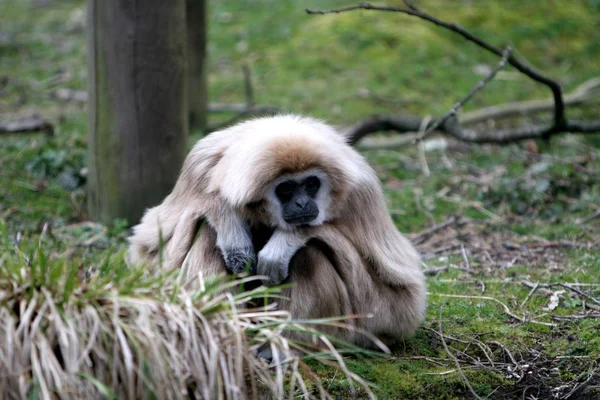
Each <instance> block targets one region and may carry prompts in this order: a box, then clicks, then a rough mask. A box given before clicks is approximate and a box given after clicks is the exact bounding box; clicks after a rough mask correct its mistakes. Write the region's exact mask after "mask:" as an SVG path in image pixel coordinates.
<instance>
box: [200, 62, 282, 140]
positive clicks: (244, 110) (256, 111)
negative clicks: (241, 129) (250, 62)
mask: <svg viewBox="0 0 600 400" xmlns="http://www.w3.org/2000/svg"><path fill="white" fill-rule="evenodd" d="M242 73H243V75H244V93H245V95H246V103H245V104H212V105H209V106H208V110H209V111H212V112H235V113H236V115H234V116H233V117H231V118H229V119H228V120H226V121H225V122H222V123H219V124H216V125H212V126H210V127H208V128H207V131H208V132H214V131H217V130H219V129H222V128H225V127H227V126H229V125H231V124H233V123H234V122H236V121H238V120H240V119H241V118H244V117H247V116H249V115H260V114H274V113H277V112H278V109H277V108H275V107H270V106H256V105H255V104H254V89H253V86H252V74H251V71H250V67H248V66H247V65H244V66H242Z"/></svg>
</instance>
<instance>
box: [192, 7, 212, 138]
mask: <svg viewBox="0 0 600 400" xmlns="http://www.w3.org/2000/svg"><path fill="white" fill-rule="evenodd" d="M206 3H207V0H187V38H188V67H189V68H188V103H189V116H190V127H191V128H192V129H194V130H196V129H197V130H201V131H205V130H206V125H207V105H208V93H207V77H206V32H207V22H206Z"/></svg>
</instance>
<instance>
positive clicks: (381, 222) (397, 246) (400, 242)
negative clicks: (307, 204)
mask: <svg viewBox="0 0 600 400" xmlns="http://www.w3.org/2000/svg"><path fill="white" fill-rule="evenodd" d="M368 168H369V173H368V174H365V177H367V179H363V180H362V182H361V183H360V184H358V185H355V186H354V187H352V188H351V190H350V192H349V193H348V196H347V198H346V205H345V209H344V211H343V213H342V217H341V223H340V224H339V225H338V226H339V227H340V228H341V229H343V230H344V231H345V235H346V237H348V238H349V239H350V241H351V242H352V243H353V244H354V246H355V247H356V248H357V249H358V251H359V253H360V255H361V256H362V257H363V258H364V259H365V260H366V261H367V262H368V263H370V264H372V266H373V268H374V270H375V272H376V274H377V275H378V276H379V277H380V278H381V279H382V280H383V281H384V282H386V283H389V284H392V285H399V286H413V287H416V288H421V289H422V290H425V289H424V286H423V282H424V276H423V273H422V271H421V260H420V257H419V254H418V252H417V251H416V249H415V248H414V246H413V245H412V244H411V243H410V241H409V240H408V239H407V238H406V237H404V236H403V235H402V234H401V233H400V232H398V230H397V229H396V226H395V225H394V223H393V221H392V218H391V217H390V215H389V213H388V210H387V205H386V202H385V198H384V195H383V190H382V188H381V183H380V182H379V179H378V178H377V176H376V174H375V171H373V170H372V169H371V168H370V167H368ZM363 172H364V171H363Z"/></svg>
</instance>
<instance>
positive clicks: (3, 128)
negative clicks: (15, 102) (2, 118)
mask: <svg viewBox="0 0 600 400" xmlns="http://www.w3.org/2000/svg"><path fill="white" fill-rule="evenodd" d="M34 132H43V133H45V134H46V136H53V135H54V126H53V125H52V124H51V123H50V122H48V121H46V120H44V119H43V118H42V117H40V116H39V115H38V114H33V115H30V116H27V117H24V118H21V119H19V120H16V121H12V122H5V123H0V134H2V133H4V134H12V133H34Z"/></svg>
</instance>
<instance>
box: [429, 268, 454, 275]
mask: <svg viewBox="0 0 600 400" xmlns="http://www.w3.org/2000/svg"><path fill="white" fill-rule="evenodd" d="M448 269H449V268H448V267H434V268H427V269H425V270H423V273H424V274H425V275H426V276H433V275H437V274H442V273H444V272H446V271H448Z"/></svg>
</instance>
